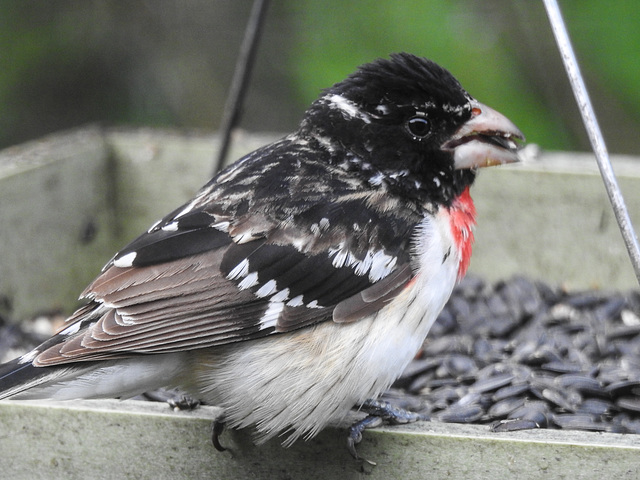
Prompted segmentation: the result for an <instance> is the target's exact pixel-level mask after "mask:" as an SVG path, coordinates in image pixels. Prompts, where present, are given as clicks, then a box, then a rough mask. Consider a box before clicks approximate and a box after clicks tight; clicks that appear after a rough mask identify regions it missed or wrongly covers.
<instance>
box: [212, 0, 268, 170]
mask: <svg viewBox="0 0 640 480" xmlns="http://www.w3.org/2000/svg"><path fill="white" fill-rule="evenodd" d="M268 6H269V0H255V1H254V2H253V7H252V8H251V13H250V15H249V21H248V22H247V27H246V29H245V32H244V38H243V40H242V45H241V46H240V52H239V53H238V60H237V61H236V67H235V71H234V72H233V79H232V80H231V86H230V87H229V95H228V96H227V101H226V103H225V106H224V112H223V114H222V122H221V125H220V148H219V149H218V156H217V159H216V162H215V165H214V168H213V174H214V175H215V174H216V173H218V171H219V170H220V168H222V166H223V165H224V161H225V159H226V157H227V152H228V150H229V144H230V142H231V132H232V131H233V128H234V127H235V126H236V125H237V124H238V120H239V119H240V109H241V108H242V103H243V101H244V97H245V94H246V91H247V85H248V83H249V77H250V76H251V69H252V68H253V64H254V62H255V56H256V50H257V47H258V40H259V39H260V33H261V32H262V26H263V24H264V19H265V17H266V12H267V7H268Z"/></svg>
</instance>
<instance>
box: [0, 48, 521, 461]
mask: <svg viewBox="0 0 640 480" xmlns="http://www.w3.org/2000/svg"><path fill="white" fill-rule="evenodd" d="M523 142H524V136H523V134H522V132H521V131H520V130H519V129H518V128H517V127H516V126H515V125H514V124H513V123H512V122H511V121H510V120H509V119H507V117H505V116H504V115H502V114H500V113H498V112H497V111H495V110H493V109H491V108H490V107H488V106H486V105H484V104H483V103H480V102H479V101H478V100H476V99H475V98H474V97H472V96H471V95H470V94H469V93H467V91H466V90H465V89H464V88H463V87H462V86H461V84H460V83H459V82H458V80H456V78H455V77H454V76H453V75H452V74H451V73H450V72H449V71H448V70H446V69H445V68H443V67H441V66H439V65H437V64H436V63H434V62H433V61H430V60H428V59H426V58H423V57H419V56H415V55H413V54H409V53H395V54H391V55H390V56H389V57H384V58H379V59H377V60H374V61H372V62H370V63H366V64H363V65H361V66H360V67H358V68H357V69H356V71H355V72H354V73H352V74H351V75H349V76H348V77H346V78H345V79H344V80H342V81H340V82H338V83H336V84H335V85H333V86H331V87H329V88H327V89H325V90H323V91H321V93H320V94H319V96H318V98H317V99H316V100H315V101H314V102H313V103H312V104H311V105H310V107H309V108H308V109H307V110H306V111H305V112H304V114H303V116H302V120H301V122H300V124H299V127H298V129H297V130H296V131H295V132H293V133H291V134H289V135H287V136H284V137H283V138H281V139H279V140H277V141H275V142H273V143H271V144H268V145H266V146H263V147H261V148H259V149H257V150H255V151H254V152H252V153H249V154H247V155H246V156H244V157H242V158H240V159H239V160H238V161H236V162H235V163H233V164H231V165H230V166H228V167H226V168H225V169H223V170H222V171H221V172H220V173H218V174H217V175H215V176H214V177H213V178H212V179H211V180H210V181H209V182H208V183H206V184H205V185H204V186H203V187H202V188H201V189H200V190H199V191H198V192H197V193H196V194H195V196H194V197H193V198H192V199H191V200H189V201H188V202H186V203H185V204H184V205H182V206H180V207H179V208H177V209H176V210H174V211H173V212H171V213H169V214H168V215H166V216H165V217H164V218H162V219H161V220H160V221H158V222H156V223H155V224H153V225H152V226H151V227H150V228H149V229H148V230H147V231H146V232H144V233H142V234H141V235H140V236H139V237H138V238H136V239H134V240H133V241H131V242H130V243H129V244H128V245H126V246H125V247H124V248H123V249H122V250H120V251H119V252H118V253H117V254H115V256H114V257H113V258H112V259H111V260H110V261H109V262H108V263H107V264H106V266H105V267H104V268H103V269H102V271H101V272H100V273H99V275H98V276H97V278H96V279H95V280H94V281H93V282H92V283H90V284H89V285H88V286H87V287H86V289H85V290H84V291H83V292H82V294H81V299H83V300H84V302H85V303H84V304H83V305H82V306H81V307H80V308H79V309H78V310H77V311H76V312H75V313H73V314H72V315H71V316H70V317H69V318H68V319H67V321H66V322H65V323H64V325H63V326H62V327H61V329H60V330H59V331H58V332H57V333H56V334H55V335H54V336H52V337H51V338H50V339H48V340H46V341H44V342H43V343H42V344H41V345H39V346H37V347H35V348H34V349H33V350H31V351H29V352H27V353H25V354H24V355H22V356H20V357H18V358H16V359H14V360H12V361H10V362H8V363H6V364H4V365H2V366H0V399H41V398H50V399H58V400H73V399H90V398H128V397H132V396H135V395H138V394H140V393H142V392H145V391H149V390H153V389H157V388H160V387H165V386H169V387H179V388H180V389H183V390H184V391H186V392H189V393H190V394H191V395H193V396H194V397H196V398H198V399H202V400H203V401H205V402H206V403H209V404H212V405H218V406H221V407H222V408H223V409H224V420H223V421H221V422H219V423H217V424H216V428H214V444H215V445H216V448H219V449H223V448H224V447H222V446H221V444H220V442H219V441H218V439H217V435H218V434H219V433H220V432H221V430H222V428H221V427H222V426H223V425H226V426H227V427H230V428H234V429H237V428H250V429H251V430H252V431H253V432H254V438H255V443H257V444H260V443H263V442H265V441H267V440H269V439H271V438H274V437H276V436H282V438H284V440H283V442H282V443H283V445H284V446H289V445H291V444H292V443H293V442H295V441H296V440H298V439H301V438H303V439H310V438H312V437H314V436H315V435H316V434H318V433H319V432H320V431H321V430H323V429H324V428H325V427H326V426H327V425H328V424H330V423H335V422H339V421H344V420H345V418H346V417H347V415H348V414H349V412H351V411H352V409H354V408H355V409H362V410H363V411H365V412H374V414H375V413H376V412H377V413H378V415H377V417H378V418H380V417H385V416H386V417H387V418H391V417H393V411H391V413H389V412H390V409H389V408H386V406H385V405H383V404H382V403H381V402H379V401H377V400H376V399H377V398H378V396H379V395H381V394H382V393H383V392H384V391H385V390H387V389H388V388H389V387H390V385H391V384H392V383H393V382H394V380H396V379H397V378H398V377H399V375H400V374H401V373H402V371H403V370H404V368H405V367H406V366H407V365H408V364H409V362H410V361H411V360H412V359H413V358H414V357H415V356H416V354H417V352H418V351H419V350H420V348H421V346H422V344H423V342H424V340H425V338H426V336H427V334H428V332H429V329H430V327H431V326H432V324H433V322H434V321H435V320H436V318H437V316H438V314H439V313H440V311H441V310H442V308H443V307H444V305H445V303H446V302H447V300H448V298H449V296H450V295H451V293H452V290H453V288H454V286H455V285H456V284H457V282H459V281H460V280H461V279H462V277H463V276H464V275H465V273H466V271H467V269H468V267H469V262H470V257H471V250H472V244H473V240H474V235H473V231H474V227H475V221H476V220H475V217H476V210H475V207H474V204H473V200H472V198H471V196H470V193H469V189H470V187H471V186H472V184H473V183H474V180H475V178H476V176H477V173H478V170H479V169H480V168H483V167H489V166H494V165H501V164H508V163H513V162H517V161H519V159H520V157H519V150H520V149H521V145H522V143H523ZM391 410H392V409H391ZM381 412H382V413H381ZM398 417H401V415H398ZM404 418H405V420H407V419H408V420H409V421H410V420H414V419H415V418H416V417H415V416H414V417H411V416H409V417H407V416H405V417H404ZM400 421H402V420H400ZM369 423H371V422H362V423H360V424H359V425H355V424H354V429H353V430H352V431H351V433H350V440H349V442H350V444H349V445H350V451H351V452H352V454H353V455H354V456H356V455H357V454H356V453H355V449H353V445H354V444H355V443H357V442H358V441H359V440H360V438H361V432H362V430H363V429H364V428H366V427H367V426H368V425H369Z"/></svg>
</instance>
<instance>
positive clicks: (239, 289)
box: [32, 146, 415, 366]
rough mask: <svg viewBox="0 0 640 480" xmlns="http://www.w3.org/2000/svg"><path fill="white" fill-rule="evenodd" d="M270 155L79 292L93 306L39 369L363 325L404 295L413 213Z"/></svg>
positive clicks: (55, 342)
mask: <svg viewBox="0 0 640 480" xmlns="http://www.w3.org/2000/svg"><path fill="white" fill-rule="evenodd" d="M269 148H273V146H272V147H269ZM288 151H289V152H291V148H290V147H289V148H288ZM258 153H259V151H258ZM262 153H263V154H264V152H262ZM267 153H270V155H266V156H265V155H262V156H260V155H259V156H258V157H257V158H258V160H259V162H255V161H254V162H251V161H249V162H245V164H243V162H241V163H240V164H238V165H237V166H235V167H232V168H231V169H230V170H227V171H226V172H224V173H223V174H221V175H220V176H219V177H218V178H217V179H215V180H214V181H213V182H212V183H210V184H209V185H207V186H206V187H205V188H204V189H203V190H202V191H201V192H200V193H199V194H198V196H196V197H195V199H194V200H192V201H191V202H189V203H188V204H186V205H184V206H183V207H181V208H180V209H178V210H176V211H175V212H173V213H172V214H170V215H168V216H167V217H165V218H164V219H163V220H162V221H160V222H159V223H157V224H156V225H154V226H153V227H152V228H151V229H149V231H148V232H146V233H145V234H143V235H142V236H140V237H139V238H137V239H136V240H134V241H133V242H132V243H131V244H129V245H128V246H127V247H126V248H124V249H123V250H121V251H120V252H119V253H118V254H117V255H116V256H115V257H114V258H113V259H112V260H111V261H110V262H109V263H108V264H107V266H106V267H105V269H104V270H103V272H102V273H101V274H100V276H98V278H96V279H95V280H94V281H93V283H91V284H90V285H89V287H87V289H86V290H85V291H84V292H83V297H85V298H87V299H89V300H90V303H89V304H88V305H86V306H85V307H83V308H81V309H80V310H79V311H78V312H76V313H75V314H74V316H72V317H71V319H70V320H69V322H68V323H67V324H66V325H65V327H64V329H63V330H62V331H61V332H60V333H59V334H58V335H56V336H55V337H53V338H52V339H50V340H49V341H47V342H46V343H45V344H43V345H41V346H40V347H39V348H38V349H37V350H38V351H37V352H34V354H33V355H32V357H33V358H34V361H33V364H34V365H36V366H47V365H56V364H63V363H70V362H77V361H93V360H98V359H104V358H121V357H127V356H132V355H136V354H142V353H165V352H175V351H181V350H188V349H195V348H204V347H210V346H215V345H222V344H226V343H230V342H239V341H245V340H250V339H255V338H260V337H264V336H267V335H272V334H277V333H282V332H288V331H291V330H295V329H298V328H302V327H305V326H308V325H311V324H314V323H318V322H323V321H335V322H351V321H357V320H358V319H359V318H363V317H364V316H366V315H369V314H371V313H373V312H374V311H376V310H378V309H380V308H381V307H382V306H383V305H384V303H385V302H388V301H389V300H390V299H392V298H393V297H394V296H395V295H397V293H398V292H399V291H400V290H401V289H402V288H403V287H404V286H405V285H406V284H407V283H408V282H409V281H410V280H411V277H412V271H411V266H410V255H409V251H410V241H411V232H412V229H413V225H414V224H415V218H414V217H413V214H411V215H409V214H408V215H405V216H402V215H398V212H397V210H393V209H392V208H390V207H389V205H382V204H381V205H380V208H376V207H375V204H376V202H377V201H378V200H377V199H376V198H377V197H376V195H375V194H374V193H372V192H370V191H366V189H365V190H363V189H362V185H361V184H355V183H353V182H352V181H350V180H339V179H335V180H332V181H331V182H329V183H327V182H324V184H323V185H324V186H323V188H322V189H321V190H324V191H317V189H316V187H317V185H315V186H314V184H313V182H314V180H316V179H317V175H319V174H322V175H325V176H326V175H331V172H327V171H322V172H320V171H317V170H318V169H324V170H326V169H327V168H328V167H326V163H325V166H322V162H317V163H316V162H307V164H306V166H301V165H300V162H297V163H296V162H282V158H281V157H280V158H278V165H279V169H278V170H277V172H276V171H271V169H270V168H269V167H270V164H269V163H268V162H266V161H262V160H261V159H265V158H267V159H268V158H271V157H273V152H267ZM289 154H291V153H289ZM254 155H256V154H254ZM249 160H251V158H249ZM254 160H255V159H254ZM260 162H261V165H260V168H257V167H256V166H255V165H254V164H255V163H260ZM242 169H245V171H244V172H242V171H240V170H242ZM274 176H275V178H274ZM270 177H271V178H270ZM325 178H326V177H325ZM274 182H277V183H278V185H277V186H274ZM316 184H317V182H316ZM327 185H331V187H330V188H331V189H332V191H331V192H328V191H327V188H328V187H327ZM249 192H251V193H249ZM300 199H303V200H300Z"/></svg>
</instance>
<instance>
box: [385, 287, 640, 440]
mask: <svg viewBox="0 0 640 480" xmlns="http://www.w3.org/2000/svg"><path fill="white" fill-rule="evenodd" d="M639 334H640V293H639V292H635V291H634V292H629V293H627V294H621V293H606V292H600V291H585V292H573V293H568V292H565V291H563V290H561V289H553V288H550V287H549V286H547V285H545V284H543V283H540V282H535V281H532V280H529V279H527V278H524V277H516V278H512V279H510V280H508V281H506V282H499V283H497V284H495V285H487V284H486V283H485V282H483V281H482V280H480V279H477V278H473V277H468V278H467V279H465V280H463V281H462V283H461V284H460V285H459V286H458V287H457V288H456V289H455V291H454V293H453V295H452V297H451V299H450V301H449V303H448V304H447V306H446V307H445V309H444V310H443V312H442V313H441V315H440V316H439V318H438V320H437V322H436V324H435V325H434V327H433V328H432V330H431V332H430V333H429V336H428V338H427V341H426V342H425V345H424V349H423V352H422V354H421V356H420V357H419V358H418V359H416V360H414V361H413V362H412V363H411V364H410V365H409V367H408V368H407V370H406V371H405V372H404V374H403V376H402V377H401V378H400V379H399V380H398V381H397V382H396V384H395V385H394V388H393V389H392V390H390V391H389V392H388V393H387V394H385V399H387V400H389V401H390V402H391V403H393V404H395V405H397V406H402V407H404V408H408V409H410V410H414V411H417V412H420V413H422V414H423V415H425V416H426V417H429V418H431V419H432V420H437V421H442V422H453V423H481V424H490V425H491V426H492V428H493V429H494V430H496V431H507V430H519V429H525V428H565V429H574V430H589V431H600V432H616V433H640V335H639Z"/></svg>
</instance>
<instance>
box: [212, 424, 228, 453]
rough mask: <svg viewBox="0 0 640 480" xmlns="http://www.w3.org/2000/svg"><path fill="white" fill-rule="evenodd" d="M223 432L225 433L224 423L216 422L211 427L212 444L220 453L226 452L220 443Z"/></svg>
mask: <svg viewBox="0 0 640 480" xmlns="http://www.w3.org/2000/svg"><path fill="white" fill-rule="evenodd" d="M222 432H224V421H219V420H214V421H213V425H211V443H212V444H213V447H214V448H215V449H216V450H217V451H219V452H224V451H225V450H226V448H225V447H223V446H222V444H221V443H220V435H222Z"/></svg>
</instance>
